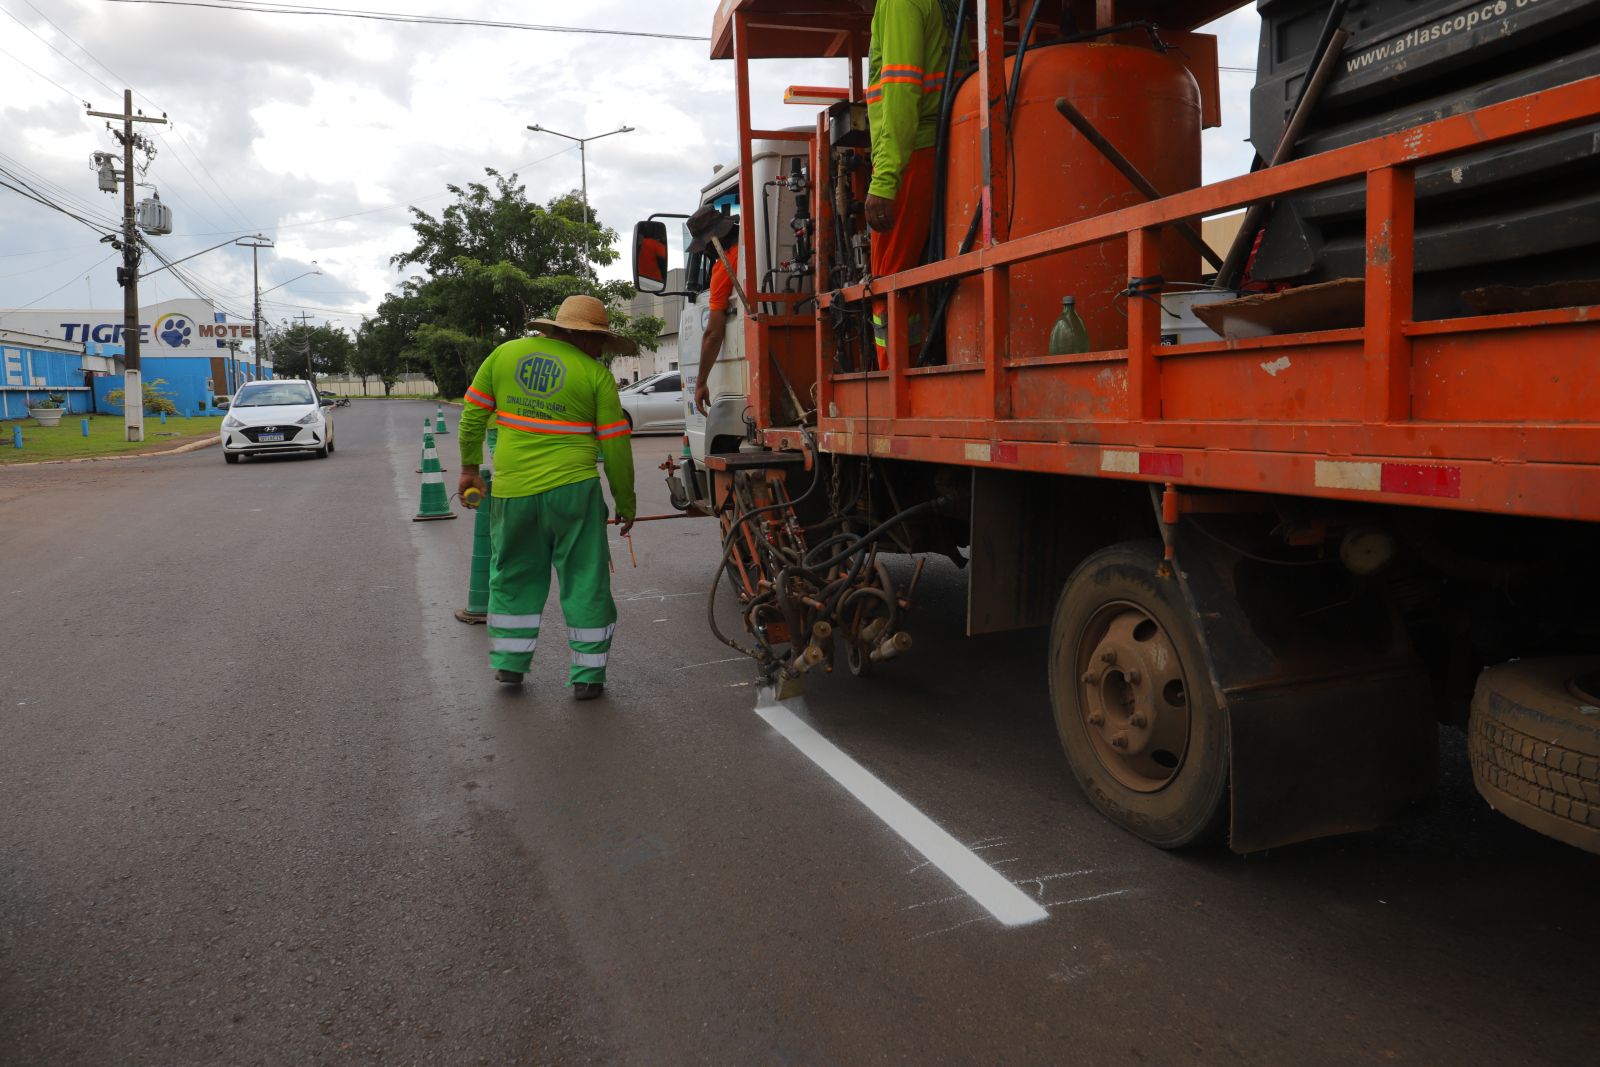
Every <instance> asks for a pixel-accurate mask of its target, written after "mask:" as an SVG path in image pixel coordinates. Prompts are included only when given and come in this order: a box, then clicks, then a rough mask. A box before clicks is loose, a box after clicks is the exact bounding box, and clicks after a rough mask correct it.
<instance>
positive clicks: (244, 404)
mask: <svg viewBox="0 0 1600 1067" xmlns="http://www.w3.org/2000/svg"><path fill="white" fill-rule="evenodd" d="M316 402H317V398H316V397H315V396H313V395H312V393H311V386H309V385H307V384H306V383H305V382H274V383H272V384H271V385H247V386H245V387H244V388H243V389H241V390H239V397H238V399H237V400H235V401H234V402H233V406H234V407H236V408H271V407H280V406H283V405H287V404H315V403H316Z"/></svg>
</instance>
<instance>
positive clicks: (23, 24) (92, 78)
mask: <svg viewBox="0 0 1600 1067" xmlns="http://www.w3.org/2000/svg"><path fill="white" fill-rule="evenodd" d="M0 13H4V14H5V16H6V17H7V18H9V19H10V20H11V21H12V22H15V23H16V24H17V25H18V26H21V27H22V28H23V29H25V30H27V31H28V32H29V33H31V34H33V36H34V37H36V38H38V39H39V41H41V42H42V43H43V44H44V46H45V47H46V48H48V49H50V51H52V52H54V53H55V54H56V55H58V56H60V57H61V58H62V59H64V60H66V61H67V62H68V63H71V64H72V65H73V66H74V67H77V68H78V69H79V70H81V71H83V73H84V75H85V76H86V77H87V78H88V79H89V80H90V81H92V82H94V83H95V84H96V85H99V86H101V87H102V88H103V89H105V91H106V92H108V93H114V92H116V90H115V89H113V88H111V86H109V85H107V84H106V83H105V82H103V81H101V80H100V79H99V78H97V77H95V76H94V75H93V74H91V73H90V72H89V70H88V69H87V68H86V67H84V65H83V64H82V63H79V62H78V61H77V60H76V59H73V58H72V57H71V56H69V55H67V54H66V53H65V52H63V51H62V50H61V49H59V48H57V47H56V46H55V45H53V44H51V43H50V42H49V41H47V40H45V38H44V37H43V36H41V35H40V33H39V31H38V30H35V29H34V28H33V27H32V26H29V25H28V24H27V23H26V22H23V21H22V20H21V19H19V18H17V16H15V15H13V14H12V13H11V12H10V10H9V9H7V8H4V7H0ZM46 21H48V20H46ZM51 25H54V23H51ZM80 47H81V46H80Z"/></svg>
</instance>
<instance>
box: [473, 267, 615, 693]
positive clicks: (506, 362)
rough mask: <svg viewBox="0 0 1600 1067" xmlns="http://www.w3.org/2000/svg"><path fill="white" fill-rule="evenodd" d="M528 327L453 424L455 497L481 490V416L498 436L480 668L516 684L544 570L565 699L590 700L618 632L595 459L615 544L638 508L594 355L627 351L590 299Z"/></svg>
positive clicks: (478, 380)
mask: <svg viewBox="0 0 1600 1067" xmlns="http://www.w3.org/2000/svg"><path fill="white" fill-rule="evenodd" d="M530 325H531V326H534V327H537V328H538V329H539V330H540V331H542V332H543V334H544V336H542V337H523V338H518V339H517V340H515V341H507V342H506V343H505V344H503V345H501V346H499V347H498V348H496V349H495V350H494V351H493V352H491V353H489V358H488V359H485V360H484V361H483V366H481V367H479V368H478V373H477V374H476V375H475V376H474V377H473V379H472V385H471V387H470V388H468V389H467V395H466V407H465V410H464V411H463V412H462V415H461V426H460V442H461V490H460V491H461V493H462V494H463V497H464V496H465V494H466V492H467V490H468V489H477V490H478V492H480V493H482V492H483V491H484V483H483V479H482V478H481V477H480V476H479V474H478V461H479V460H480V459H481V458H482V454H483V435H484V430H485V428H486V427H487V425H488V422H489V418H490V416H491V415H492V416H493V417H494V421H495V423H496V425H498V426H499V427H500V436H499V441H498V444H497V445H496V446H495V456H494V495H493V497H492V498H491V499H490V501H489V517H490V533H491V537H492V541H493V548H492V552H491V555H490V563H489V664H490V666H492V667H493V668H495V679H496V680H497V681H499V682H501V683H503V684H505V685H521V684H522V676H523V675H524V674H526V673H527V671H528V667H529V665H530V664H531V662H532V660H533V650H534V646H535V645H536V644H538V640H539V623H540V620H541V618H542V616H543V613H544V606H545V601H546V600H548V599H549V596H550V570H551V568H552V567H554V568H555V573H556V580H557V581H558V582H559V583H560V587H561V613H562V614H563V615H564V616H566V620H567V641H568V643H569V644H570V645H571V646H572V667H571V670H570V672H569V676H570V678H571V681H572V690H573V695H574V696H576V697H577V698H578V699H579V700H593V699H594V698H595V697H597V696H599V695H600V693H601V691H602V690H603V689H604V688H605V680H606V656H607V654H608V653H609V652H610V651H611V635H612V632H613V631H614V630H615V629H616V623H617V605H616V603H615V602H614V601H613V600H612V599H611V550H610V547H609V545H608V543H607V537H606V503H605V498H604V497H602V496H601V494H600V475H599V473H598V472H597V471H596V470H595V460H596V456H597V451H598V453H599V454H600V455H602V456H603V457H604V459H605V469H606V478H607V480H608V481H609V482H610V483H611V498H612V500H613V501H614V502H615V504H616V509H617V519H618V521H619V522H620V523H621V527H622V529H621V532H622V534H623V536H627V534H628V531H629V530H630V529H632V527H633V518H634V515H635V509H636V503H635V499H634V493H633V449H632V446H631V444H630V440H629V425H628V419H627V416H626V415H624V414H623V412H622V402H621V401H620V400H619V399H618V398H617V383H616V382H614V381H613V380H612V378H611V372H610V371H608V370H607V369H606V367H605V365H604V364H603V363H601V362H600V357H601V356H602V355H603V354H604V353H605V352H606V351H607V350H608V349H609V350H611V351H616V352H631V351H634V350H636V346H635V345H634V344H633V342H632V341H629V340H628V339H627V338H625V337H620V336H618V335H617V334H616V333H613V332H612V331H611V329H610V326H609V323H608V320H607V317H606V307H605V305H604V304H602V303H601V302H600V301H598V300H596V299H595V298H594V297H592V296H569V297H567V299H565V300H563V301H562V302H561V309H560V310H559V311H558V312H557V313H556V317H555V318H553V319H535V320H534V321H533V322H532V323H531V324H530ZM507 431H512V432H509V433H508V432H507Z"/></svg>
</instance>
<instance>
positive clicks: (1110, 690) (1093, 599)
mask: <svg viewBox="0 0 1600 1067" xmlns="http://www.w3.org/2000/svg"><path fill="white" fill-rule="evenodd" d="M1161 563H1162V549H1161V545H1160V543H1159V542H1142V541H1138V542H1128V543H1125V544H1121V545H1114V546H1112V547H1110V548H1105V549H1101V550H1100V551H1099V552H1096V553H1094V554H1093V555H1091V556H1090V557H1089V558H1087V559H1086V560H1084V561H1083V563H1081V564H1080V565H1079V566H1078V569H1077V570H1076V571H1074V572H1073V574H1072V577H1071V578H1069V579H1068V581H1067V584H1066V587H1065V588H1064V589H1063V590H1062V592H1061V598H1060V600H1059V601H1057V603H1056V612H1055V621H1054V624H1053V625H1052V627H1051V631H1050V701H1051V705H1052V706H1053V708H1054V710H1055V719H1056V731H1057V733H1058V734H1059V735H1060V737H1061V746H1062V748H1064V749H1065V750H1066V754H1067V762H1068V763H1069V764H1070V765H1071V767H1072V773H1073V775H1074V777H1076V778H1077V780H1078V785H1079V786H1080V787H1081V788H1082V789H1083V791H1084V793H1085V795H1087V796H1088V798H1089V800H1090V802H1091V803H1093V804H1094V806H1095V807H1096V808H1099V809H1100V811H1101V813H1102V814H1104V815H1105V816H1106V817H1107V818H1109V819H1111V821H1112V822H1115V823H1116V824H1117V825H1118V826H1121V827H1122V828H1124V829H1126V830H1128V831H1131V832H1132V833H1134V834H1137V835H1138V836H1140V837H1142V838H1144V839H1145V840H1146V841H1148V842H1150V843H1151V844H1153V845H1156V846H1158V847H1160V848H1181V847H1183V846H1185V845H1193V844H1200V843H1205V842H1209V841H1211V840H1213V839H1215V838H1217V837H1218V836H1220V834H1221V831H1222V829H1223V826H1224V823H1225V819H1226V815H1227V805H1226V804H1225V803H1224V801H1225V800H1226V798H1227V786H1228V744H1227V731H1226V728H1225V724H1224V721H1223V715H1222V712H1221V709H1220V708H1219V707H1218V705H1217V699H1216V694H1215V692H1214V691H1213V689H1212V686H1211V683H1210V681H1209V674H1208V672H1207V670H1206V666H1205V656H1204V651H1203V649H1202V647H1201V644H1200V637H1199V634H1198V632H1197V629H1196V627H1195V626H1194V624H1193V623H1192V621H1191V616H1190V613H1189V610H1188V608H1187V607H1186V606H1185V604H1184V602H1183V598H1182V594H1181V592H1180V590H1179V588H1178V583H1177V581H1176V579H1173V578H1163V577H1161V576H1159V574H1158V571H1159V569H1160V567H1161Z"/></svg>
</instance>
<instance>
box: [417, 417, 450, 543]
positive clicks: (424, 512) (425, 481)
mask: <svg viewBox="0 0 1600 1067" xmlns="http://www.w3.org/2000/svg"><path fill="white" fill-rule="evenodd" d="M422 455H423V460H422V501H421V503H420V504H419V505H418V506H417V513H416V514H415V515H413V516H411V521H412V522H426V521H428V520H429V519H453V518H455V517H456V513H455V512H453V511H451V510H450V498H449V497H448V496H447V495H445V491H444V472H442V471H441V470H439V454H438V453H437V452H435V451H434V450H433V434H431V433H429V434H423V435H422Z"/></svg>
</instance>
